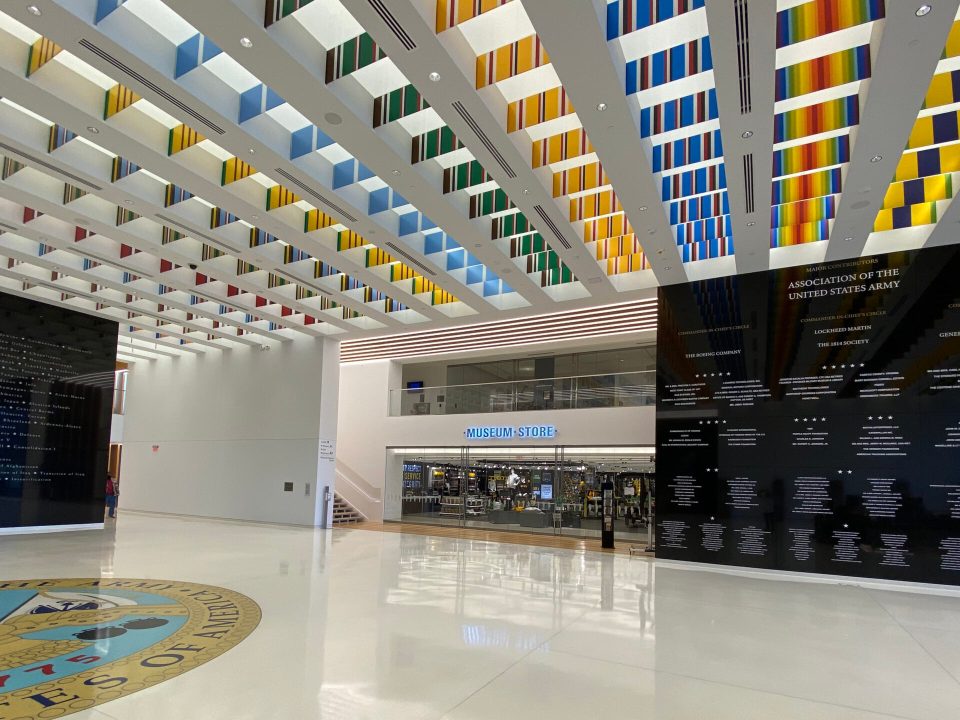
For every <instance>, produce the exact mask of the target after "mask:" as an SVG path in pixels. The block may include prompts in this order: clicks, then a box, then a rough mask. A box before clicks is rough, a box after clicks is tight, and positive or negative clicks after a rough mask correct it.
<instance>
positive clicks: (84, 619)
mask: <svg viewBox="0 0 960 720" xmlns="http://www.w3.org/2000/svg"><path fill="white" fill-rule="evenodd" d="M259 622H260V608H259V606H258V605H257V604H256V603H255V602H253V600H251V599H250V598H248V597H246V596H245V595H241V594H240V593H236V592H233V591H231V590H224V589H223V588H219V587H212V586H210V585H198V584H196V583H184V582H169V581H166V580H124V579H113V578H110V579H107V578H82V579H69V580H67V579H64V580H22V581H19V580H17V581H9V582H0V720H7V719H8V718H9V719H11V720H13V719H14V718H15V719H16V720H32V719H33V718H56V717H61V716H63V715H68V714H70V713H73V712H77V711H79V710H84V709H86V708H89V707H93V706H94V705H99V704H100V703H104V702H107V701H109V700H115V699H116V698H119V697H123V696H125V695H129V694H130V693H133V692H136V691H137V690H142V689H143V688H145V687H149V686H151V685H156V684H157V683H160V682H163V681H164V680H169V679H170V678H172V677H175V676H177V675H180V674H181V673H184V672H186V671H188V670H192V669H193V668H195V667H197V666H198V665H202V664H203V663H205V662H207V661H208V660H212V659H213V658H215V657H217V656H218V655H220V654H221V653H224V652H226V651H227V650H229V649H230V648H232V647H233V646H234V645H236V644H237V643H239V642H240V641H241V640H243V639H244V638H245V637H247V635H249V634H250V633H251V632H252V631H253V630H254V628H256V627H257V624H258V623H259Z"/></svg>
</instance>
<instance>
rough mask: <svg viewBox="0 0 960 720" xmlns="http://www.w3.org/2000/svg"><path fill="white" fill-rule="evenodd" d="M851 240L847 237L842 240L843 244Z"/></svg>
mask: <svg viewBox="0 0 960 720" xmlns="http://www.w3.org/2000/svg"><path fill="white" fill-rule="evenodd" d="M851 240H853V238H852V237H850V236H847V237H845V238H844V239H843V241H844V242H850V241H851Z"/></svg>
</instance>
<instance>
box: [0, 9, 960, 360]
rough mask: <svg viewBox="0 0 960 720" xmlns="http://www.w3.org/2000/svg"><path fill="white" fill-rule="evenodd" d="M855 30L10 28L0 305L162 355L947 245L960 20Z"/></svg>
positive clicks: (496, 315)
mask: <svg viewBox="0 0 960 720" xmlns="http://www.w3.org/2000/svg"><path fill="white" fill-rule="evenodd" d="M621 2H623V4H622V5H621ZM841 4H842V5H843V7H842V8H841V10H842V11H838V10H837V0H810V1H808V2H803V1H802V0H800V1H798V0H778V1H777V2H774V1H773V0H706V1H705V2H704V0H686V1H685V2H682V1H679V0H678V2H674V3H672V5H671V4H670V3H653V4H652V5H654V6H656V7H657V8H663V10H662V11H663V12H665V13H666V15H663V16H660V17H654V18H646V17H645V13H646V12H647V10H646V8H647V7H649V5H650V4H649V3H626V2H624V1H623V0H621V1H620V2H618V1H617V0H614V1H613V2H606V0H590V1H586V0H585V1H583V2H564V3H557V2H556V0H484V2H481V3H475V2H472V1H471V2H468V1H467V0H390V1H389V2H386V3H384V2H380V1H379V0H314V1H313V2H309V1H307V0H300V1H299V2H292V1H291V0H284V1H283V2H280V1H279V0H278V2H277V3H274V2H273V1H272V0H266V2H265V1H264V0H204V2H196V1H195V0H62V1H61V2H54V1H53V0H40V1H38V2H36V3H33V4H29V3H24V2H20V3H7V4H5V5H4V7H3V11H4V13H6V14H2V13H0V88H2V95H3V98H2V100H0V155H3V156H4V158H5V160H6V161H5V163H4V170H3V178H2V181H0V289H2V290H5V291H9V292H12V293H17V294H21V295H28V296H32V297H39V298H41V299H44V300H47V301H49V302H52V303H56V304H61V305H66V306H71V307H74V308H77V309H80V310H83V311H86V312H94V313H97V314H100V315H104V316H107V317H111V318H115V319H116V320H117V321H118V323H119V324H120V327H121V333H122V340H121V346H125V350H124V352H125V355H126V356H127V357H128V358H131V359H142V358H152V357H167V356H175V355H177V354H179V353H183V352H211V351H212V352H217V351H219V350H224V349H229V348H231V347H236V346H238V345H264V344H266V345H269V344H272V343H276V342H284V341H286V340H289V339H291V338H292V337H295V336H297V335H308V336H313V337H338V338H362V337H375V336H388V337H389V336H395V335H398V334H400V333H405V332H409V331H417V332H420V331H424V330H433V329H438V330H439V329H442V328H444V327H448V326H454V325H463V324H470V323H489V322H491V321H505V320H510V319H511V318H517V317H521V316H529V315H540V314H544V313H555V312H558V311H574V310H580V309H583V308H587V307H609V313H608V314H609V316H610V318H611V319H615V318H616V316H617V313H618V312H621V309H622V308H625V307H632V306H631V305H629V303H630V302H632V301H638V300H644V299H646V298H649V297H651V295H652V293H653V292H654V289H655V288H656V286H658V285H661V284H669V283H677V282H684V281H687V280H696V279H702V278H709V277H717V276H723V275H729V274H734V273H743V272H753V271H760V270H765V269H768V268H774V267H786V266H792V265H798V264H805V263H812V262H821V261H823V260H834V259H842V258H847V257H855V256H859V255H862V254H874V253H878V252H888V251H891V250H899V249H908V248H919V247H924V246H928V245H939V244H945V243H950V242H954V241H955V235H956V233H955V231H954V228H955V224H954V223H955V221H957V220H960V206H958V208H954V205H953V204H952V203H951V200H952V197H953V187H954V185H955V184H956V177H955V175H956V171H960V159H958V158H955V155H956V156H960V137H958V133H957V130H956V126H957V112H958V110H960V103H955V102H954V97H953V89H952V88H953V86H954V81H953V73H954V72H958V76H957V78H958V79H957V82H956V87H957V88H958V98H957V99H958V100H960V70H958V67H960V58H958V57H957V56H958V55H960V31H958V30H957V29H956V28H957V27H958V25H957V24H956V23H955V22H954V21H955V18H956V16H957V11H958V5H960V0H937V1H935V2H929V3H926V4H927V5H929V6H930V12H929V13H928V14H926V15H918V14H917V12H918V9H919V8H920V6H921V3H919V2H908V1H906V0H904V2H900V1H899V0H897V2H893V0H888V1H887V2H886V3H883V2H882V1H881V0H843V2H842V3H841ZM275 5H279V6H280V7H279V8H277V7H275ZM638 5H639V6H642V7H639V8H638V7H637V6H638ZM884 5H886V7H885V8H884ZM298 6H302V7H298ZM478 9H479V10H481V12H480V13H479V14H477V10H478ZM674 13H678V14H676V15H675V16H672V17H668V16H667V15H674ZM358 36H359V37H358ZM358 65H359V66H361V67H357V66H358ZM382 96H383V97H382ZM675 110H678V111H679V113H680V116H679V118H680V119H679V120H676V119H675V116H674V111H675ZM378 113H379V115H378ZM661 123H662V124H661ZM198 134H199V136H198ZM201 136H202V137H201ZM438 137H440V138H442V139H443V142H442V143H441V145H440V146H439V147H438V146H437V141H436V139H437V138H438ZM904 148H906V150H904ZM418 151H419V154H418ZM683 153H688V154H687V155H686V156H684V155H683ZM294 194H295V195H294ZM218 213H219V218H220V219H221V220H225V221H226V222H220V221H219V220H217V218H218ZM585 322H594V320H589V321H585Z"/></svg>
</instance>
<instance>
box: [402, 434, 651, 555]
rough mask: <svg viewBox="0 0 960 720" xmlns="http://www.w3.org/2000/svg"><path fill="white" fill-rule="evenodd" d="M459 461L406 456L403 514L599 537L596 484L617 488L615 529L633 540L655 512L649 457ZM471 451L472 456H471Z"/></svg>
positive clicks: (409, 518) (412, 518) (408, 518)
mask: <svg viewBox="0 0 960 720" xmlns="http://www.w3.org/2000/svg"><path fill="white" fill-rule="evenodd" d="M471 455H472V457H471V458H470V459H469V461H468V463H467V464H465V465H462V464H460V463H458V462H456V461H454V459H452V458H450V457H449V456H447V457H443V456H442V455H438V457H436V458H430V457H421V458H409V457H408V458H405V459H404V462H403V508H402V515H403V520H404V521H406V522H427V523H431V522H444V523H447V522H455V523H462V524H466V525H470V526H489V527H491V528H494V527H495V528H497V529H501V530H505V529H517V530H534V531H545V530H546V531H551V532H552V531H554V530H557V531H568V532H569V531H573V532H575V534H581V535H584V536H593V535H597V536H599V533H600V515H601V492H600V489H601V486H602V484H603V483H604V482H606V481H609V482H612V483H613V486H614V496H615V505H616V521H615V527H616V532H617V534H618V535H620V536H633V537H634V539H637V538H638V537H640V536H641V534H645V533H646V532H647V528H648V523H649V518H650V515H651V513H652V512H653V487H654V485H653V481H654V475H653V464H652V462H651V461H650V460H649V458H648V457H647V456H643V457H642V458H640V457H635V458H605V459H604V460H606V462H604V461H593V460H592V459H591V461H585V460H579V459H576V460H571V459H563V460H559V459H557V460H548V459H546V458H538V457H530V455H529V454H528V455H527V457H526V459H525V458H524V454H523V453H522V452H518V453H517V454H516V456H513V457H509V458H504V457H490V458H485V457H484V456H483V450H482V449H479V448H478V449H476V451H475V452H473V453H472V454H471ZM473 456H475V457H473Z"/></svg>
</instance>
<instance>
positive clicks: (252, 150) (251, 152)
mask: <svg viewBox="0 0 960 720" xmlns="http://www.w3.org/2000/svg"><path fill="white" fill-rule="evenodd" d="M247 152H248V153H250V154H251V155H254V154H256V152H257V149H256V148H250V149H249V150H247Z"/></svg>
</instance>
